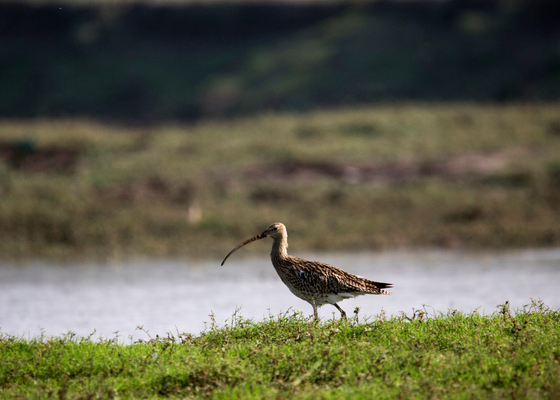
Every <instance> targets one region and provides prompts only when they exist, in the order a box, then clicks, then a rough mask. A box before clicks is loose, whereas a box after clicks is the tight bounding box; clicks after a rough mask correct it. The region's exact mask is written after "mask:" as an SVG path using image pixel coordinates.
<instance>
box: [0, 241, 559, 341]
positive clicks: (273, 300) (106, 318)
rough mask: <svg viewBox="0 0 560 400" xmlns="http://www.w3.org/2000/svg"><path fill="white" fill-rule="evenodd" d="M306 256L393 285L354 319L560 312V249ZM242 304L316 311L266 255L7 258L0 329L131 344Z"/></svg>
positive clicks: (256, 314)
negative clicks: (536, 303)
mask: <svg viewBox="0 0 560 400" xmlns="http://www.w3.org/2000/svg"><path fill="white" fill-rule="evenodd" d="M300 256H302V257H304V258H308V259H313V260H318V261H323V262H327V263H329V264H332V265H335V266H337V267H339V268H342V269H344V270H346V271H348V272H351V273H354V274H357V275H361V276H364V277H366V278H369V279H372V280H376V281H380V282H390V283H393V284H394V288H393V289H391V291H392V293H393V294H392V295H391V296H360V297H358V298H355V299H349V300H345V301H343V302H341V303H339V305H340V306H341V307H342V308H343V309H345V310H346V312H347V313H348V315H349V316H352V315H353V311H354V308H355V307H360V314H359V315H360V318H362V319H363V318H364V317H366V316H369V317H372V316H375V315H378V314H379V313H380V312H382V311H383V312H385V314H386V315H388V316H389V315H398V314H400V313H401V312H405V313H406V314H408V315H411V314H412V313H413V310H415V309H424V308H425V309H426V311H428V312H429V313H433V312H439V311H443V312H446V311H447V310H449V309H457V310H460V311H464V312H471V311H474V310H475V309H478V311H479V312H480V313H483V314H491V313H493V312H495V311H497V308H496V307H497V306H498V305H499V304H502V303H504V302H505V301H509V303H510V305H511V307H512V308H513V309H518V308H521V307H523V305H526V304H529V303H530V302H531V298H535V299H541V300H543V301H544V302H545V303H546V304H547V305H548V306H550V307H551V308H555V309H558V308H560V285H559V284H560V249H547V250H523V251H507V252H482V253H472V252H456V251H440V250H434V251H403V252H380V253H368V252H360V253H336V254H333V253H307V254H300ZM237 308H241V309H240V311H239V312H238V314H239V315H242V316H243V317H245V318H254V319H255V320H262V319H264V318H267V317H268V316H269V315H271V314H272V315H277V314H278V313H280V312H285V311H287V310H296V311H302V312H303V313H304V314H305V315H311V314H312V308H311V306H310V305H309V304H307V303H305V302H304V301H302V300H300V299H298V298H296V297H295V296H294V295H292V294H291V292H290V291H289V290H288V289H287V288H286V287H285V286H284V284H283V283H282V282H281V281H280V279H279V278H278V276H277V275H276V272H275V271H274V269H273V268H272V265H271V263H270V259H268V258H250V259H244V258H243V257H242V255H241V254H236V257H232V258H230V259H229V260H228V262H227V263H226V264H225V265H224V266H220V261H218V260H214V261H204V262H201V261H197V262H187V261H143V262H125V263H112V264H107V265H94V264H80V265H72V266H69V265H64V266H60V265H55V264H48V263H42V262H33V263H24V264H21V263H19V264H15V263H8V262H3V263H0V332H1V333H4V334H9V335H16V336H20V337H24V338H33V337H37V336H39V335H41V334H44V335H46V336H60V335H63V334H66V333H68V332H74V333H75V334H76V335H78V336H89V335H91V334H93V336H92V337H93V338H99V337H103V338H109V339H111V338H115V337H118V340H120V341H123V342H128V341H131V340H136V339H139V338H142V339H148V338H149V336H152V337H155V335H160V336H164V335H166V333H167V332H172V333H174V334H175V335H176V334H177V332H189V333H193V334H197V333H199V332H201V331H202V330H204V329H205V328H207V327H208V326H209V324H210V322H211V317H210V315H211V314H213V316H214V317H213V318H214V319H215V321H216V322H217V323H218V324H219V325H223V324H224V323H226V320H228V319H229V320H231V316H232V314H233V313H234V312H235V310H236V309H237ZM290 312H291V311H290ZM333 313H334V316H335V317H336V318H338V317H339V313H338V311H336V309H335V308H334V307H333V306H330V305H325V306H323V307H322V308H321V309H320V310H319V315H320V317H321V318H323V319H325V318H333ZM138 326H141V327H143V329H144V330H143V331H142V330H138V329H137V327H138ZM146 331H147V333H146Z"/></svg>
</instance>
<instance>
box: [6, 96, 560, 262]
mask: <svg viewBox="0 0 560 400" xmlns="http://www.w3.org/2000/svg"><path fill="white" fill-rule="evenodd" d="M559 115H560V105H559V104H528V105H506V106H501V105H489V104H487V105H473V104H432V105H421V104H416V105H414V104H411V105H384V106H371V107H364V108H358V109H338V110H326V111H318V112H313V113H305V114H264V115H261V116H257V117H252V118H243V119H234V120H230V121H221V122H219V121H214V120H208V121H202V122H200V123H197V124H194V125H181V124H173V123H165V124H160V125H153V126H142V127H122V126H120V127H119V126H110V125H103V124H100V123H97V122H92V121H87V120H22V121H16V120H2V121H0V131H1V132H2V138H1V140H0V194H1V195H0V256H1V257H2V258H7V257H13V258H29V257H48V258H65V257H82V258H84V257H85V258H104V257H111V258H119V257H129V256H133V255H149V256H175V257H182V256H189V257H198V256H203V257H208V256H211V257H217V258H219V257H221V256H222V255H224V254H225V253H226V252H227V251H229V250H230V249H231V248H232V247H233V246H234V245H236V244H237V243H239V242H240V241H241V240H243V239H246V238H247V237H250V236H253V235H255V234H256V233H258V232H261V231H262V230H263V229H264V228H266V226H268V225H269V224H270V223H272V222H275V221H281V222H283V223H285V224H286V225H287V227H288V230H289V233H290V237H291V239H292V240H291V242H290V244H291V250H292V251H293V252H297V251H301V250H324V249H328V250H350V249H388V248H398V247H405V246H409V247H410V246H412V247H419V246H423V247H447V248H456V247H463V248H464V247H466V248H490V247H539V246H558V245H560V118H559ZM267 250H268V248H267ZM244 251H249V252H253V251H255V252H259V251H263V252H264V251H265V250H264V248H261V247H259V246H255V247H248V248H247V249H246V250H244ZM218 255H219V256H218Z"/></svg>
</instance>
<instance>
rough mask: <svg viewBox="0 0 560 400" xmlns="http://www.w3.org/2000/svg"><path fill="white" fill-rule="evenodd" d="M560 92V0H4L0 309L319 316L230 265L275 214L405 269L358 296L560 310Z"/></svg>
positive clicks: (367, 266)
mask: <svg viewBox="0 0 560 400" xmlns="http://www.w3.org/2000/svg"><path fill="white" fill-rule="evenodd" d="M559 98H560V3H559V2H558V1H557V0H437V1H436V0H410V1H406V0H398V1H397V0H394V1H392V0H356V1H334V0H333V1H330V0H325V1H265V0H263V1H227V2H218V1H196V2H194V1H181V0H176V1H156V0H153V1H145V2H141V1H130V0H126V1H125V0H122V1H118V0H98V1H93V0H92V1H89V0H74V1H73V0H60V1H56V2H50V1H43V0H36V1H33V0H29V1H12V2H10V1H1V2H0V260H3V261H2V262H1V264H2V267H3V268H1V269H0V288H1V289H2V290H0V292H1V293H2V295H1V296H0V300H1V303H2V304H7V305H9V306H6V307H2V310H0V325H1V326H3V329H4V331H5V332H6V331H7V332H8V333H17V334H21V333H22V332H27V333H28V335H32V334H37V332H38V331H37V329H38V327H42V328H46V329H48V330H50V331H48V333H54V334H59V333H61V332H63V331H64V330H74V331H78V333H79V334H84V335H87V334H89V333H91V332H92V330H93V329H99V330H100V331H101V332H104V333H109V332H113V331H120V332H127V333H130V332H134V327H135V326H136V325H143V324H147V328H148V329H154V330H156V332H160V333H161V334H163V333H165V332H166V331H167V330H168V329H173V327H174V326H175V329H177V326H179V327H182V326H183V325H181V324H183V323H185V324H186V328H185V329H187V330H190V331H194V332H197V331H200V329H202V328H203V325H202V323H203V321H204V318H206V316H207V315H208V313H209V312H210V310H215V311H216V312H218V311H219V312H220V313H221V314H217V315H218V320H220V321H223V319H224V318H227V317H228V316H229V315H231V313H232V312H233V311H234V309H235V307H236V305H237V304H241V303H242V302H245V304H249V308H248V310H247V312H248V313H249V315H247V314H246V313H244V314H243V315H244V316H247V317H252V316H256V317H257V318H259V317H260V318H262V317H263V313H265V311H263V310H264V309H266V308H267V307H270V309H269V312H272V313H273V314H274V313H276V312H279V311H281V310H284V311H285V310H286V309H287V308H288V307H289V306H291V305H294V306H295V307H296V309H301V310H304V312H306V313H307V312H309V311H310V310H308V307H309V306H308V305H307V304H305V303H303V302H301V301H299V300H298V299H296V298H295V297H293V296H292V295H291V294H290V293H289V292H288V290H287V289H286V288H284V287H283V285H282V284H281V282H280V281H279V279H278V278H277V277H276V275H275V273H274V270H273V269H272V268H271V267H270V264H269V261H268V260H265V257H266V254H267V253H268V252H269V249H270V247H269V246H270V243H266V244H263V243H260V242H259V244H254V245H251V246H247V247H245V248H244V249H243V251H242V252H241V251H240V252H238V253H236V255H235V259H234V258H231V259H230V260H228V263H233V264H234V266H225V267H222V268H220V267H219V264H218V263H219V261H220V260H221V259H222V257H223V256H224V255H225V254H227V252H228V251H229V250H230V249H231V248H233V247H234V246H235V245H237V244H238V243H239V242H241V241H242V240H245V239H247V238H249V237H252V236H254V235H255V234H257V233H260V232H262V231H263V230H264V229H265V228H266V227H267V226H268V225H269V224H270V223H272V222H275V221H281V222H283V223H284V224H286V226H287V227H288V231H289V233H290V252H291V253H292V254H295V255H300V256H305V255H306V254H307V255H308V256H309V258H312V257H313V258H314V259H317V260H322V261H326V262H330V261H331V260H332V262H333V263H336V265H337V266H340V267H343V268H345V269H347V270H349V271H350V272H353V273H360V274H361V275H364V276H367V277H368V278H372V279H376V280H379V281H385V282H392V283H394V284H395V291H394V293H395V296H392V298H388V299H385V298H384V299H376V300H375V301H374V300H372V299H370V298H368V299H363V300H360V301H362V302H361V303H360V302H358V303H350V302H348V304H343V307H345V308H346V310H347V311H348V312H351V307H352V306H353V304H354V305H359V306H360V307H364V312H365V313H366V315H372V314H375V313H377V312H379V310H380V308H381V307H384V309H385V310H388V312H390V313H398V312H399V311H402V310H405V311H409V310H410V308H412V307H416V308H419V307H420V305H421V304H429V305H432V306H435V307H437V308H438V309H440V310H443V309H445V307H457V308H460V309H461V308H462V309H466V310H473V309H475V308H476V307H480V306H483V311H490V312H491V311H492V310H493V308H494V307H495V306H496V305H497V304H498V302H501V301H505V300H507V299H509V300H511V304H512V306H513V305H516V306H518V305H521V304H523V302H527V301H528V299H529V297H539V296H543V300H544V301H546V302H548V303H549V304H550V305H551V306H559V305H560V298H559V297H558V294H557V289H556V287H555V286H554V282H557V281H558V273H559V270H558V268H557V267H558V265H559V264H560V261H559V260H560V253H559V252H558V251H557V250H555V249H557V248H558V246H559V245H560V102H559ZM543 247H544V248H547V249H548V250H544V252H543V250H536V251H535V252H533V250H527V249H535V248H543ZM418 249H423V250H420V253H418V251H419V250H418ZM426 249H429V251H428V252H427V253H425V252H424V251H426ZM434 249H435V250H434ZM442 249H443V250H442ZM403 250H405V251H403ZM495 251H498V252H502V253H499V255H492V254H494V253H491V252H495ZM465 252H466V253H465ZM489 252H490V253H489ZM510 252H513V253H510ZM251 254H254V257H256V259H257V260H258V262H253V263H248V264H243V265H241V263H242V262H243V260H244V257H247V256H248V255H251ZM341 254H343V255H342V256H341ZM387 254H392V255H387ZM465 254H470V255H468V256H465ZM488 254H490V255H488ZM512 254H513V255H512ZM471 255H472V257H471ZM465 257H466V258H465ZM140 259H142V261H141V262H140V261H138V260H140ZM146 260H148V261H146ZM150 260H152V261H150ZM153 260H155V261H153ZM84 263H86V264H87V263H93V264H96V265H101V266H105V267H106V266H107V265H114V266H117V267H116V269H115V270H113V269H109V270H108V269H103V268H101V269H96V268H93V269H87V268H86V269H79V268H72V269H63V270H60V269H59V268H61V267H60V266H61V265H65V266H76V265H81V266H82V267H83V265H84ZM235 263H238V264H235ZM187 265H188V266H189V267H190V268H185V269H184V270H183V268H184V267H185V266H187ZM264 266H266V268H264ZM226 267H228V268H231V269H227V270H226V269H225V268H226ZM71 271H72V272H71ZM424 281H425V282H424ZM481 281H484V285H481V283H482V282H481ZM419 282H424V283H423V284H419ZM434 282H435V283H437V284H438V290H439V292H438V291H435V290H434V287H433V283H434ZM465 282H470V283H469V284H468V285H465ZM498 283H499V284H500V285H501V286H500V287H499V288H497V286H496V285H497V284H498ZM473 287H477V288H478V289H477V290H478V291H477V292H473V290H472V288H473ZM274 290H277V293H276V292H275V293H274V294H273V291H274ZM218 292H219V293H220V294H221V295H220V296H218V295H216V293H218ZM209 294H214V295H209ZM189 296H190V297H189ZM191 297H192V298H191ZM189 299H190V300H189ZM345 303H346V302H345ZM45 305H48V307H46V306H45ZM80 307H81V308H80ZM367 307H369V308H367ZM484 307H486V308H485V309H484ZM325 308H329V307H325ZM331 308H332V307H331ZM163 310H165V313H163ZM331 311H332V310H330V309H325V310H324V311H322V313H323V316H325V315H327V316H328V315H330V312H331ZM148 316H149V318H152V317H153V318H154V319H149V318H148ZM111 318H112V319H111ZM146 318H148V319H146ZM123 321H127V322H126V326H124V325H123V324H124V322H123ZM148 325H149V326H148Z"/></svg>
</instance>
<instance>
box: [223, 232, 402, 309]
mask: <svg viewBox="0 0 560 400" xmlns="http://www.w3.org/2000/svg"><path fill="white" fill-rule="evenodd" d="M265 237H271V238H272V239H273V242H272V251H271V253H270V258H271V259H272V265H273V266H274V269H275V270H276V272H277V273H278V275H279V276H280V279H282V282H284V284H286V286H288V288H289V289H290V291H291V292H292V293H293V294H295V295H296V296H297V297H299V298H300V299H302V300H305V301H307V302H308V303H309V304H311V306H312V307H313V315H314V317H315V319H317V318H318V316H317V307H320V306H322V305H323V304H332V305H334V306H335V307H336V308H337V309H338V310H339V311H340V314H341V317H342V318H346V313H345V312H344V311H343V310H342V309H341V308H340V307H339V306H338V304H337V303H338V302H339V301H342V300H344V299H348V298H352V297H356V296H360V295H364V294H391V293H389V292H387V291H385V290H383V289H386V288H391V287H392V286H393V285H392V284H390V283H382V282H373V281H370V280H368V279H365V278H362V277H360V276H356V275H352V274H349V273H348V272H345V271H343V270H341V269H339V268H336V267H333V266H332V265H329V264H324V263H320V262H317V261H308V260H304V259H302V258H298V257H292V256H290V255H289V254H288V251H287V250H288V232H287V230H286V227H285V226H284V224H282V223H280V222H276V223H274V224H272V225H270V226H269V227H268V228H266V230H265V231H264V232H263V233H261V234H260V235H257V236H255V237H253V238H251V239H249V240H246V241H244V242H243V243H241V244H240V245H238V246H237V247H235V248H234V249H233V250H232V251H230V252H229V254H228V255H227V256H226V257H225V258H224V261H222V265H224V263H225V262H226V260H227V258H228V257H229V256H230V255H231V254H232V253H233V252H234V251H236V250H237V249H239V248H241V247H243V246H245V245H246V244H249V243H251V242H254V241H255V240H259V239H263V238H265Z"/></svg>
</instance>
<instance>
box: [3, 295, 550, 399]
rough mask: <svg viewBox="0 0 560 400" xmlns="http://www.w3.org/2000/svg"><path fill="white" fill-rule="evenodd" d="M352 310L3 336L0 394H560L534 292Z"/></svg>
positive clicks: (546, 316)
mask: <svg viewBox="0 0 560 400" xmlns="http://www.w3.org/2000/svg"><path fill="white" fill-rule="evenodd" d="M498 309H499V311H498V312H496V313H495V314H493V315H491V316H481V315H480V314H478V313H477V312H473V313H471V314H462V313H460V312H455V311H449V312H448V313H446V314H443V313H440V314H432V315H428V314H426V313H425V312H424V311H417V312H416V313H415V314H414V315H413V316H406V315H404V314H403V315H402V316H400V317H392V318H387V317H385V316H384V315H379V316H377V317H375V318H372V319H370V320H366V321H359V323H358V321H357V316H355V317H354V318H352V319H351V320H350V321H348V322H338V321H323V322H320V323H318V324H316V323H312V322H309V321H308V320H307V319H306V318H304V317H302V316H301V315H300V314H294V315H288V314H286V315H280V316H277V317H270V318H269V319H267V320H265V321H263V322H258V323H255V322H252V321H247V320H244V319H243V318H239V317H235V316H234V317H233V318H232V320H231V324H230V325H229V326H226V327H221V328H218V327H215V326H213V327H211V328H209V329H208V330H207V331H206V332H204V333H202V334H201V335H200V336H197V337H194V336H190V335H181V334H178V335H171V334H170V335H169V337H168V338H155V339H151V340H149V341H141V342H136V343H132V344H129V345H123V344H119V343H118V342H117V341H116V340H99V341H96V340H93V339H91V338H90V339H87V338H85V339H84V338H74V337H72V336H71V335H69V336H67V337H64V338H49V339H46V338H43V339H41V338H37V339H32V340H24V339H20V338H14V337H10V336H7V335H3V336H0V358H1V360H2V362H1V363H0V397H2V398H30V399H33V398H37V399H39V398H41V399H44V398H60V399H84V398H157V397H166V398H195V397H196V398H203V397H211V398H218V399H226V398H228V399H229V398H255V399H257V398H258V399H262V398H325V399H327V398H333V399H335V398H343V397H346V398H364V399H371V398H381V399H385V398H407V399H411V398H460V399H471V398H472V399H481V398H515V399H517V398H527V399H533V398H534V399H537V398H538V399H558V398H559V393H560V364H559V363H560V335H559V334H558V332H559V331H560V313H559V312H558V311H553V310H550V309H549V308H548V307H547V306H546V305H544V304H542V303H541V302H538V301H533V303H532V304H531V305H528V306H526V307H525V308H524V309H523V310H519V311H518V312H517V313H516V314H515V315H513V313H511V312H510V310H509V308H508V306H507V304H504V305H501V306H499V307H498Z"/></svg>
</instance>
